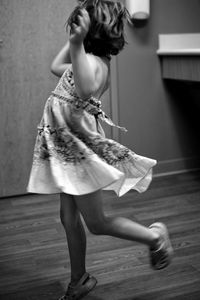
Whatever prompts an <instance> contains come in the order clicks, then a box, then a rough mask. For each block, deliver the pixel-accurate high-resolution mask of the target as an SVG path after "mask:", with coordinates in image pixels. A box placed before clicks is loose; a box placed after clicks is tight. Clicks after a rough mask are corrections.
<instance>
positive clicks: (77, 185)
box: [27, 65, 156, 196]
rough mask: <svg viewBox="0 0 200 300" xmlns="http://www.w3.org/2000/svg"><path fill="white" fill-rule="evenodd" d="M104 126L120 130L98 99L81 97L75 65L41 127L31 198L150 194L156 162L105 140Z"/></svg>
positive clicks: (65, 76)
mask: <svg viewBox="0 0 200 300" xmlns="http://www.w3.org/2000/svg"><path fill="white" fill-rule="evenodd" d="M99 120H102V121H105V122H107V123H108V124H110V125H111V126H116V127H119V126H117V125H115V124H113V122H112V120H111V119H109V118H108V117H107V116H106V114H105V113H104V112H103V111H102V109H101V102H100V100H99V99H96V98H94V97H90V98H89V99H86V100H82V99H80V98H79V97H78V95H77V93H76V90H75V84H74V79H73V71H72V66H71V65H70V67H69V68H68V69H67V70H66V71H65V72H64V74H63V76H62V77H61V78H60V80H59V82H58V85H57V87H56V88H55V90H54V91H53V92H52V93H51V95H50V97H49V98H48V100H47V102H46V105H45V108H44V113H43V117H42V120H41V122H40V124H39V126H38V135H37V138H36V144H35V148H34V156H33V165H32V169H31V173H30V178H29V184H28V187H27V190H28V192H32V193H45V194H50V193H62V192H63V193H67V194H71V195H83V194H88V193H91V192H94V191H97V190H99V189H104V190H114V191H115V192H116V194H117V195H118V196H122V195H123V194H125V193H126V192H128V191H129V190H130V189H135V190H137V191H138V192H144V191H145V190H146V189H147V188H148V186H149V184H150V182H151V179H152V167H153V166H154V165H155V164H156V161H155V160H153V159H150V158H146V157H143V156H140V155H137V154H136V153H134V152H133V151H131V150H129V149H128V148H126V147H125V146H123V145H121V144H119V143H118V142H116V141H114V140H112V139H108V138H106V137H105V135H104V131H103V129H102V127H101V124H100V122H99ZM120 128H121V127H120ZM121 129H122V130H125V129H124V128H121Z"/></svg>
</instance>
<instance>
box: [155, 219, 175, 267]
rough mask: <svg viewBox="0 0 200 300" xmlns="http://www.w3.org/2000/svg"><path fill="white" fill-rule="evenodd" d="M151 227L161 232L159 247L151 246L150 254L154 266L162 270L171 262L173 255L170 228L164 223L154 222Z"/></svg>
mask: <svg viewBox="0 0 200 300" xmlns="http://www.w3.org/2000/svg"><path fill="white" fill-rule="evenodd" d="M149 228H150V229H151V230H155V231H156V232H157V233H159V234H160V240H159V242H158V248H155V249H151V248H150V250H149V252H150V253H149V254H150V262H151V266H152V268H153V269H155V270H161V269H164V268H166V267H167V266H168V265H169V264H170V262H171V260H172V256H173V248H172V245H171V242H170V239H169V234H168V230H167V227H166V226H165V225H164V224H163V223H153V224H152V225H151V226H149Z"/></svg>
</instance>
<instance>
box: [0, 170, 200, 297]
mask: <svg viewBox="0 0 200 300" xmlns="http://www.w3.org/2000/svg"><path fill="white" fill-rule="evenodd" d="M104 204H105V210H106V212H107V214H110V215H121V216H125V217H128V218H131V219H134V220H136V221H138V222H141V223H142V224H144V225H147V226H148V225H150V224H151V223H152V222H154V221H162V222H165V223H166V224H167V226H168V228H169V231H170V235H171V239H172V243H173V246H174V249H175V257H174V261H173V264H172V265H171V266H169V267H168V268H167V269H166V270H162V271H153V270H151V268H150V266H149V259H148V249H147V248H146V247H145V246H143V245H140V244H138V243H135V242H134V243H133V242H130V241H125V240H120V239H117V238H112V237H107V236H94V235H92V234H91V233H89V232H88V230H87V229H86V231H87V237H88V244H87V266H88V271H89V272H90V273H92V274H93V275H94V276H95V277H96V278H97V279H98V285H97V287H96V289H95V290H94V291H93V292H92V293H91V294H90V295H88V296H87V297H85V299H88V300H104V299H105V300H108V299H109V300H110V299H112V300H156V299H159V300H163V299H164V300H165V299H166V300H167V299H181V300H185V299H191V300H197V299H200V172H195V173H187V174H179V175H171V176H166V177H162V178H155V179H154V180H153V183H152V185H151V186H150V188H149V190H148V191H147V192H146V193H144V194H138V193H136V192H133V191H131V192H129V193H128V194H126V195H125V196H124V197H121V198H117V197H116V196H115V195H114V194H113V193H111V192H105V199H104ZM0 243H1V247H0V273H1V274H0V299H2V300H26V299H27V300H28V299H29V300H43V299H48V300H56V299H58V297H59V296H60V295H62V294H63V292H64V290H65V288H66V285H67V282H68V280H69V257H68V250H67V243H66V239H65V234H64V231H63V228H62V226H61V225H60V220H59V198H58V195H49V196H47V195H42V196H41V195H27V196H21V197H16V198H15V197H13V198H7V199H1V200H0Z"/></svg>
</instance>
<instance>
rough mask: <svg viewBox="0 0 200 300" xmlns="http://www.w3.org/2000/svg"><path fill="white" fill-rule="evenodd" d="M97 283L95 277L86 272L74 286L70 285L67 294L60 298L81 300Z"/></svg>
mask: <svg viewBox="0 0 200 300" xmlns="http://www.w3.org/2000/svg"><path fill="white" fill-rule="evenodd" d="M96 284H97V280H96V278H95V277H93V276H90V275H89V274H88V273H85V274H84V275H83V276H82V277H81V279H80V280H79V282H78V283H77V284H76V285H74V286H72V285H71V284H69V285H68V288H67V291H66V294H65V295H64V296H63V297H61V298H60V299H59V300H79V299H82V298H83V297H85V296H86V295H87V294H88V293H89V292H90V291H91V290H92V289H93V288H94V287H95V286H96Z"/></svg>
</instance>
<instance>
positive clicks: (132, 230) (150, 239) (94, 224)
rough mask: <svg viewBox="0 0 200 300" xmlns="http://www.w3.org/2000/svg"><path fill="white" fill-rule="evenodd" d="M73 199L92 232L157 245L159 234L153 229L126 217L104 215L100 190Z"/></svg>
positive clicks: (152, 245) (151, 245) (152, 246)
mask: <svg viewBox="0 0 200 300" xmlns="http://www.w3.org/2000/svg"><path fill="white" fill-rule="evenodd" d="M74 199H75V201H76V205H77V207H78V209H79V211H80V212H81V214H82V215H83V218H84V220H85V222H86V224H87V226H88V228H89V230H90V231H91V232H92V233H94V234H102V235H111V236H114V237H118V238H122V239H127V240H131V241H137V242H140V243H143V244H146V245H148V246H150V247H151V248H154V247H156V246H157V243H158V241H159V235H158V233H156V232H155V231H153V230H150V229H149V228H147V227H145V226H143V225H140V224H138V223H136V222H133V221H131V220H129V219H126V218H122V217H110V216H106V215H105V214H104V211H103V205H102V192H101V191H100V190H99V191H97V192H94V193H91V194H87V195H81V196H74Z"/></svg>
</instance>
